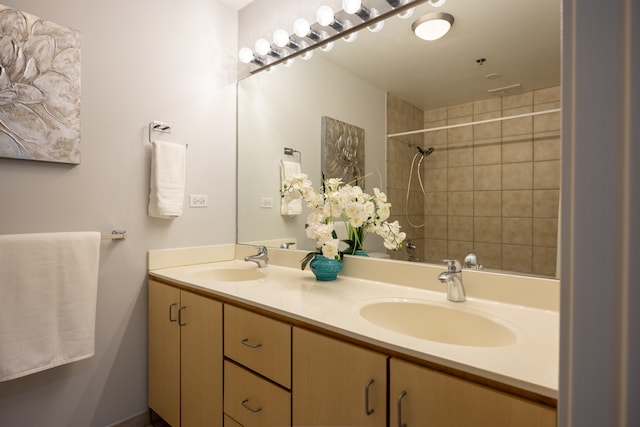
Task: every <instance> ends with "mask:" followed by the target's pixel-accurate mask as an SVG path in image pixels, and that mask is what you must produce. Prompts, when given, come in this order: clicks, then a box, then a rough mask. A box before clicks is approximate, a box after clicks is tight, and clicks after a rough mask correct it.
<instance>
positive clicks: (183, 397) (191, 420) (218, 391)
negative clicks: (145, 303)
mask: <svg viewBox="0 0 640 427" xmlns="http://www.w3.org/2000/svg"><path fill="white" fill-rule="evenodd" d="M148 313H149V319H148V320H149V326H148V327H149V338H148V339H149V342H148V346H149V348H148V352H149V355H148V360H149V364H148V404H149V407H150V408H151V409H152V410H153V411H155V412H156V413H157V414H158V415H160V416H161V417H162V418H163V419H164V420H165V421H166V422H167V423H169V424H170V425H171V426H173V427H178V426H181V427H191V426H194V427H200V426H205V425H206V426H221V425H222V303H220V302H218V301H215V300H213V299H210V298H206V297H203V296H200V295H197V294H194V293H192V292H188V291H184V290H180V289H178V288H175V287H173V286H169V285H165V284H162V283H159V282H156V281H154V280H149V311H148Z"/></svg>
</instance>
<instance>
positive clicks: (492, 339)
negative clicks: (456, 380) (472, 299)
mask: <svg viewBox="0 0 640 427" xmlns="http://www.w3.org/2000/svg"><path fill="white" fill-rule="evenodd" d="M462 304H464V303H462ZM360 315H361V316H362V317H363V318H365V319H366V320H368V321H369V322H371V323H373V324H375V325H378V326H380V327H382V328H385V329H388V330H391V331H394V332H398V333H401V334H404V335H408V336H411V337H415V338H420V339H424V340H428V341H436V342H440V343H445V344H455V345H464V346H475V347H501V346H506V345H510V344H514V343H515V342H516V341H517V335H516V333H515V332H514V331H513V330H512V329H511V328H510V326H508V324H507V323H506V322H502V323H500V321H499V320H498V319H494V318H492V317H491V316H490V315H489V314H485V313H483V312H480V311H477V312H475V311H470V310H461V309H458V308H453V307H452V308H449V307H447V306H444V305H439V304H437V303H429V302H426V301H424V302H423V301H409V300H402V301H382V302H375V303H371V304H368V305H365V306H364V307H362V308H361V309H360Z"/></svg>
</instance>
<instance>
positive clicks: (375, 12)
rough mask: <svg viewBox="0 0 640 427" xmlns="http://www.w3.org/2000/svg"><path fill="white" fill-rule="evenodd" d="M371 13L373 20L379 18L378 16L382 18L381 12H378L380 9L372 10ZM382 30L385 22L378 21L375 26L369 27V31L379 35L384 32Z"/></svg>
mask: <svg viewBox="0 0 640 427" xmlns="http://www.w3.org/2000/svg"><path fill="white" fill-rule="evenodd" d="M370 12H371V18H377V17H378V16H380V12H378V9H371V10H370ZM382 28H384V21H378V22H376V23H375V24H373V25H369V26H368V27H367V29H368V30H369V31H371V32H372V33H377V32H379V31H380V30H382Z"/></svg>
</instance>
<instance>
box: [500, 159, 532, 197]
mask: <svg viewBox="0 0 640 427" xmlns="http://www.w3.org/2000/svg"><path fill="white" fill-rule="evenodd" d="M502 188H503V189H505V190H529V189H531V188H533V163H532V162H525V163H509V164H504V165H502Z"/></svg>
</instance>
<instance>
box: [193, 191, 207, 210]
mask: <svg viewBox="0 0 640 427" xmlns="http://www.w3.org/2000/svg"><path fill="white" fill-rule="evenodd" d="M207 206H209V201H208V197H207V196H206V195H204V194H189V207H190V208H206V207H207Z"/></svg>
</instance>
